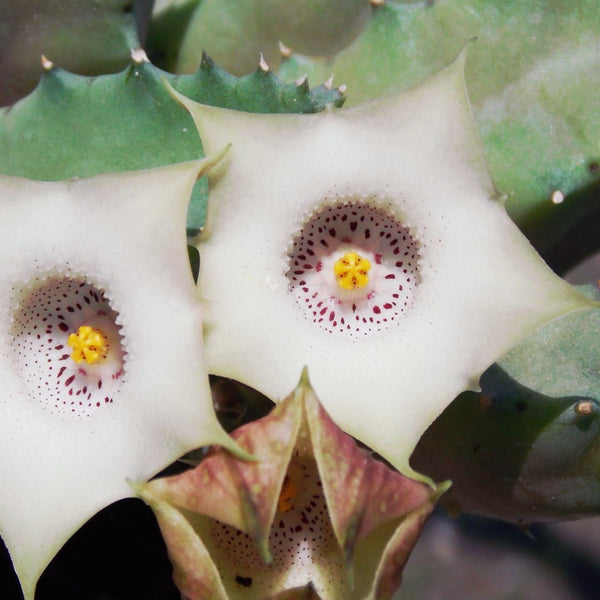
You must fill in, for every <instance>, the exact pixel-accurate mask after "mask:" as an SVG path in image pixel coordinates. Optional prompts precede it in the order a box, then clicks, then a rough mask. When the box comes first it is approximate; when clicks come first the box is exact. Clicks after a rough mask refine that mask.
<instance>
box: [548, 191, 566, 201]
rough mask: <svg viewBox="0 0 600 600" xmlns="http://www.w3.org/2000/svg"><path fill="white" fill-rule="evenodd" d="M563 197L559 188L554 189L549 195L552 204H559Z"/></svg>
mask: <svg viewBox="0 0 600 600" xmlns="http://www.w3.org/2000/svg"><path fill="white" fill-rule="evenodd" d="M564 199H565V195H564V194H563V193H562V192H561V191H560V190H554V191H553V192H552V194H551V195H550V200H551V201H552V204H561V203H562V201H563V200H564Z"/></svg>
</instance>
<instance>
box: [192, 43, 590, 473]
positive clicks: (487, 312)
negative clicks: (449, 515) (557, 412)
mask: <svg viewBox="0 0 600 600" xmlns="http://www.w3.org/2000/svg"><path fill="white" fill-rule="evenodd" d="M463 63H464V54H463V55H462V56H460V57H459V59H457V61H456V62H455V63H454V64H453V65H451V66H450V67H448V68H447V69H445V70H444V71H442V72H441V73H439V74H438V75H437V76H436V77H434V78H433V79H431V80H429V81H427V82H425V83H424V84H422V85H421V86H420V87H417V88H415V89H412V90H410V91H408V92H404V93H402V94H398V95H394V96H389V97H384V98H381V99H377V100H375V101H372V102H370V103H368V104H365V105H362V106H357V107H354V108H351V109H347V110H344V109H342V110H337V111H326V112H323V113H320V114H316V115H251V114H244V113H239V112H235V111H231V110H225V109H218V108H213V107H209V106H203V105H199V104H196V103H193V102H191V101H188V100H185V99H183V98H180V100H181V102H182V103H184V104H185V105H186V106H187V107H188V109H189V110H190V112H191V113H192V115H193V116H194V119H195V121H196V125H197V127H198V129H199V132H200V136H201V138H202V140H203V143H204V144H205V148H206V149H207V151H208V152H212V151H214V150H215V149H217V148H219V147H220V146H222V145H223V144H224V143H227V142H231V143H232V151H231V153H230V156H229V160H228V161H227V165H223V166H222V167H219V170H218V172H215V173H214V174H213V175H214V176H213V178H212V182H211V188H210V189H211V195H210V207H209V213H208V219H207V226H206V230H205V232H204V234H203V237H202V238H201V239H200V244H199V248H200V253H201V261H202V267H201V273H200V280H199V286H200V292H201V294H202V296H203V297H204V298H205V299H206V301H207V328H206V347H207V348H206V353H207V362H208V366H209V370H210V371H211V372H212V373H216V374H219V375H223V376H227V377H232V378H235V379H238V380H240V381H242V382H244V383H246V384H249V385H251V386H253V387H255V388H257V389H259V390H260V391H262V392H263V393H266V394H267V395H269V396H271V397H272V398H273V399H275V400H277V399H281V398H283V397H284V395H285V393H286V390H288V389H289V388H290V387H291V386H293V384H294V381H295V377H296V374H297V373H298V371H299V369H301V368H302V366H304V365H307V366H308V368H309V372H310V374H311V380H312V383H313V385H314V388H315V390H316V393H317V394H318V395H319V397H320V398H321V400H322V402H323V405H324V406H325V407H326V409H327V410H328V411H329V413H330V414H331V415H332V417H333V418H334V420H335V421H336V422H337V423H338V424H339V425H340V426H341V427H342V428H343V429H344V430H345V431H347V432H348V433H350V434H352V435H354V436H355V437H357V438H358V439H360V440H362V441H363V442H364V443H366V444H367V445H368V446H370V447H371V448H373V449H375V450H377V451H378V452H379V453H380V454H382V455H383V456H384V457H385V458H387V459H388V460H389V461H390V462H392V463H393V465H394V466H395V467H397V468H398V469H400V470H401V471H403V472H404V473H408V474H411V473H412V470H411V469H410V466H409V464H408V460H409V456H410V454H411V451H412V450H413V448H414V446H415V444H416V442H417V441H418V439H419V437H420V436H421V434H422V433H423V431H424V430H425V429H426V428H427V426H428V425H429V424H430V423H431V422H432V420H433V419H434V418H435V417H436V416H437V415H438V414H439V413H440V412H441V411H442V410H443V409H444V408H445V407H446V405H447V404H448V403H449V402H450V401H451V400H452V399H453V398H454V397H455V396H456V395H457V394H458V393H459V392H460V391H462V390H464V389H466V388H475V387H476V386H477V382H478V378H479V375H480V374H481V372H482V371H483V370H484V369H485V368H486V367H487V366H488V365H489V364H491V363H492V362H493V361H494V360H495V359H496V358H497V357H498V356H500V355H501V354H502V353H503V352H505V351H506V350H508V349H509V348H510V347H511V346H512V345H514V344H515V343H516V342H517V341H518V340H519V339H520V338H521V337H523V336H524V335H525V334H526V333H527V332H528V331H530V330H532V329H533V328H535V327H537V326H539V325H540V324H542V323H543V322H545V321H547V320H549V319H552V318H554V317H556V316H557V315H560V314H562V313H565V312H568V311H571V310H576V309H579V308H584V307H588V306H589V301H588V300H586V299H584V298H582V297H581V296H579V295H578V294H577V293H576V292H575V291H573V290H572V288H571V287H570V286H568V285H567V284H566V283H564V282H563V281H562V280H561V279H559V278H558V277H557V276H555V275H554V274H553V273H552V272H551V271H550V269H548V267H547V266H546V265H545V264H544V262H543V261H542V260H541V259H540V257H539V256H538V255H537V254H536V252H535V251H534V249H533V248H532V247H531V246H530V244H529V243H528V242H527V240H526V239H525V238H524V237H523V236H522V235H521V233H520V232H519V231H518V229H517V228H516V227H515V225H514V224H513V223H512V222H511V220H510V219H509V218H508V216H507V215H506V212H505V210H504V208H503V206H502V204H501V203H500V202H499V201H498V200H497V199H496V194H495V191H494V188H493V184H492V182H491V181H490V179H489V176H488V173H487V169H486V165H485V159H484V156H483V154H482V150H481V146H480V143H479V140H478V139H477V135H476V133H475V128H474V125H473V121H472V116H471V112H470V107H469V102H468V98H467V95H466V90H465V85H464V78H463V66H464V65H463ZM350 209H351V210H353V211H355V212H356V215H355V216H354V217H351V216H349V214H350V213H349V211H351V210H350ZM327 211H329V213H328V212H327ZM344 212H346V219H345V220H344ZM380 213H385V214H386V215H388V216H387V217H385V218H383V217H380V216H378V215H380ZM333 216H336V220H335V223H334V221H333ZM327 217H329V218H330V221H327ZM352 218H354V220H355V223H354V225H352V226H351V225H349V221H348V219H350V220H352ZM365 223H366V224H365ZM369 223H371V224H370V225H369ZM384 225H385V227H384ZM330 227H331V229H332V230H333V231H329V228H330ZM388 233H389V234H390V235H389V236H388ZM311 236H312V237H311ZM373 236H375V237H376V238H377V240H379V241H378V242H377V244H372V238H373ZM403 237H404V238H406V239H402V238H403ZM311 240H312V241H314V245H312V246H311V243H310V242H311ZM392 242H393V244H392ZM396 246H401V247H402V250H401V256H402V257H404V258H403V259H402V260H396V259H394V258H393V257H394V248H395V247H396ZM298 248H302V249H303V250H298ZM315 248H319V249H320V250H319V252H316V250H315V253H314V254H313V255H309V254H307V251H308V249H313V250H314V249H315ZM328 250H331V252H330V254H329V255H327V252H328ZM349 250H356V251H357V252H358V253H359V254H360V255H361V256H362V257H363V258H366V259H368V261H369V263H370V265H371V269H370V271H369V273H368V276H369V281H368V282H367V283H364V286H363V283H360V282H358V283H357V285H356V286H355V287H353V288H352V289H350V290H344V289H338V288H336V283H335V278H334V274H333V271H332V270H331V269H332V265H333V264H334V261H336V260H338V259H340V258H343V257H344V256H345V252H347V251H349ZM406 260H408V261H409V263H410V265H409V267H410V268H409V269H406V266H407V265H406V264H404V261H406ZM390 261H391V262H390ZM294 269H297V270H298V272H299V274H298V276H297V278H296V279H294V277H295V271H294ZM394 269H396V271H395V270H394ZM398 269H399V271H398ZM404 269H406V271H405V270H404ZM402 273H404V275H405V276H407V277H408V276H410V275H411V273H412V275H413V277H411V282H409V283H410V286H407V285H406V282H404V283H403V284H401V285H402V289H401V290H400V287H397V288H396V289H392V290H391V291H390V288H389V281H390V279H388V276H389V277H390V278H391V279H392V280H393V278H394V277H398V276H402ZM323 274H324V278H323V277H322V275H323ZM359 279H360V277H359ZM415 280H416V285H414V284H415ZM396 281H398V279H396ZM338 287H339V286H338ZM407 290H408V291H407ZM390 294H391V298H392V299H393V300H390V299H389V298H390ZM394 294H396V295H397V296H398V297H395V296H394ZM402 294H405V295H404V296H402ZM378 299H380V301H378ZM303 302H304V303H312V304H313V306H311V307H310V309H308V310H307V309H306V307H305V306H304V305H303V304H302V303H303ZM394 303H395V304H394ZM355 305H356V306H355ZM384 305H388V306H389V310H390V312H389V314H390V315H392V316H393V318H391V319H390V318H387V317H386V316H385V314H384V313H385V311H386V310H388V309H387V308H385V309H384ZM321 311H323V312H322V314H321ZM332 312H333V313H334V314H333V317H332V316H331V314H332ZM342 316H343V317H344V322H343V323H342V321H341V317H342ZM321 317H322V319H321ZM386 318H387V320H386ZM320 319H321V320H320ZM323 319H325V320H324V321H323ZM334 321H335V323H334ZM340 324H341V325H340ZM353 327H354V329H355V332H354V333H352V329H353ZM347 331H349V332H350V334H348V335H345V332H347Z"/></svg>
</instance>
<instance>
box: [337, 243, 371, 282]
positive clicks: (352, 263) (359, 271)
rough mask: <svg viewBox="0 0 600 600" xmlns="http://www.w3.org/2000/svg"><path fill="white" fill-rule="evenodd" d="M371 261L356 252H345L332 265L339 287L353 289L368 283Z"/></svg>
mask: <svg viewBox="0 0 600 600" xmlns="http://www.w3.org/2000/svg"><path fill="white" fill-rule="evenodd" d="M370 268H371V263H370V262H369V261H368V260H367V259H366V258H363V257H362V256H361V255H360V254H358V253H357V252H346V254H344V256H342V257H341V258H340V259H339V260H337V261H336V262H335V264H334V265H333V272H334V274H335V278H336V281H337V282H338V285H339V286H340V287H341V288H344V289H345V290H353V289H354V288H363V287H365V286H366V285H367V283H369V275H368V272H369V269H370Z"/></svg>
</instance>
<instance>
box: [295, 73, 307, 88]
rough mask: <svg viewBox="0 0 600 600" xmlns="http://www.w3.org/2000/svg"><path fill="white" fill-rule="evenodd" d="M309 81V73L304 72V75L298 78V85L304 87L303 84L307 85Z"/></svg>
mask: <svg viewBox="0 0 600 600" xmlns="http://www.w3.org/2000/svg"><path fill="white" fill-rule="evenodd" d="M307 81H308V75H307V74H306V73H304V75H302V77H298V79H296V82H295V83H296V85H297V86H298V87H302V86H306V82H307Z"/></svg>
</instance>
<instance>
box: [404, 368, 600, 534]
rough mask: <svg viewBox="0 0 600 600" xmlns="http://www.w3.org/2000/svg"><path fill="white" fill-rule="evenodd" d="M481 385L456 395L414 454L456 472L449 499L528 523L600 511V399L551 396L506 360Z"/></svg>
mask: <svg viewBox="0 0 600 600" xmlns="http://www.w3.org/2000/svg"><path fill="white" fill-rule="evenodd" d="M548 359H549V362H551V364H552V365H554V366H557V365H559V364H560V362H559V361H557V360H555V359H554V357H553V356H549V357H548ZM481 387H482V392H480V393H474V392H465V393H464V394H461V395H460V396H458V398H456V400H454V402H453V403H452V404H451V405H450V406H449V407H448V408H447V409H446V410H445V411H444V412H443V413H442V414H441V415H440V417H438V419H437V420H436V421H435V422H434V423H433V424H432V425H431V427H430V428H429V429H428V430H427V431H426V432H425V434H424V435H423V437H422V438H421V441H420V442H419V445H418V446H417V448H416V450H415V453H414V455H413V457H412V459H411V462H412V464H413V466H414V467H415V468H418V469H422V470H423V471H424V472H426V473H428V474H429V475H430V476H432V477H450V478H452V482H453V485H452V488H451V491H450V492H449V494H448V496H447V498H444V500H445V503H446V506H448V508H450V510H452V511H457V510H460V511H465V512H470V513H474V514H480V515H485V516H489V517H493V518H496V519H504V520H507V521H512V522H514V523H518V524H525V525H526V524H529V523H531V522H536V521H551V520H565V519H576V518H582V517H590V516H597V515H598V514H600V486H599V485H598V477H599V474H600V462H599V460H598V456H599V453H600V404H599V403H598V401H597V400H594V399H592V398H587V397H585V396H575V395H571V396H559V397H551V396H545V395H543V394H541V393H539V392H537V391H534V390H531V389H529V388H526V387H525V386H523V385H521V384H520V383H519V382H518V381H516V380H515V379H513V378H512V377H511V376H510V375H509V374H508V373H507V372H505V371H504V370H502V368H501V367H500V366H498V365H494V366H493V367H491V368H490V369H489V370H488V371H486V373H485V374H484V376H483V377H482V379H481Z"/></svg>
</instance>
